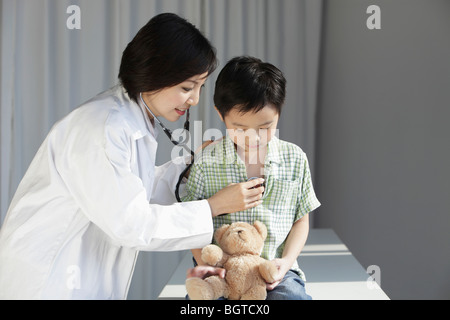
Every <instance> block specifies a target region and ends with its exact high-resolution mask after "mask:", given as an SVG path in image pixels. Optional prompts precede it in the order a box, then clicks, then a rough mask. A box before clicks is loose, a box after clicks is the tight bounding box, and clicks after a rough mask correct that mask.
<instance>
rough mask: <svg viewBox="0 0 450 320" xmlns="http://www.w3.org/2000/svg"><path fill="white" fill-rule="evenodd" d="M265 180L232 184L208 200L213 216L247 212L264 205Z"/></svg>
mask: <svg viewBox="0 0 450 320" xmlns="http://www.w3.org/2000/svg"><path fill="white" fill-rule="evenodd" d="M263 183H264V179H263V178H259V179H254V180H251V181H247V182H241V183H232V184H230V185H229V186H227V187H225V188H223V189H222V190H220V191H219V192H217V193H216V194H215V195H213V196H212V197H211V198H209V199H208V202H209V205H210V207H211V212H212V216H213V217H215V216H218V215H221V214H226V213H234V212H237V211H243V210H247V209H250V208H253V207H256V206H258V205H260V204H261V203H262V200H261V198H262V195H263V192H264V186H260V187H257V188H255V187H256V186H258V185H262V184H263Z"/></svg>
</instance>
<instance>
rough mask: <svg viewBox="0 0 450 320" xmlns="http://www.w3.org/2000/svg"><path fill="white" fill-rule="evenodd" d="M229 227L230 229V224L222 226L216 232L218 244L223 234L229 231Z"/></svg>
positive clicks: (215, 236)
mask: <svg viewBox="0 0 450 320" xmlns="http://www.w3.org/2000/svg"><path fill="white" fill-rule="evenodd" d="M229 227H230V225H229V224H224V225H223V226H221V227H220V228H219V229H217V230H216V232H215V233H214V238H215V239H216V241H217V242H220V240H221V239H222V236H223V234H224V233H225V231H227V230H228V228H229Z"/></svg>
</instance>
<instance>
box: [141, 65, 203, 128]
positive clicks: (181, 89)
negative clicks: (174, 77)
mask: <svg viewBox="0 0 450 320" xmlns="http://www.w3.org/2000/svg"><path fill="white" fill-rule="evenodd" d="M207 77H208V72H205V73H203V74H200V75H196V76H193V77H192V78H189V79H187V80H186V81H184V82H182V83H180V84H178V85H176V86H173V87H169V88H164V89H162V90H159V91H156V92H144V93H142V98H143V99H144V101H145V103H146V104H147V106H148V107H149V108H150V110H152V112H153V113H154V114H155V116H156V117H163V118H164V119H166V120H168V121H171V122H174V121H177V120H178V119H180V117H182V116H183V115H184V114H185V113H186V111H187V110H188V109H189V108H190V107H191V106H195V105H197V104H198V101H199V99H200V93H201V90H202V86H203V85H204V83H205V81H206V78H207ZM148 116H149V117H150V119H152V118H153V117H152V115H151V114H149V115H148Z"/></svg>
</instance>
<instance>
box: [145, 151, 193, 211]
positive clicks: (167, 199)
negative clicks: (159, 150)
mask: <svg viewBox="0 0 450 320" xmlns="http://www.w3.org/2000/svg"><path fill="white" fill-rule="evenodd" d="M190 159H191V156H190V155H189V156H186V157H177V158H175V159H174V160H172V161H168V162H166V163H165V164H163V165H161V166H158V167H155V179H154V183H153V191H152V196H151V199H150V202H151V203H157V204H162V205H167V204H172V203H175V202H177V199H176V197H175V188H176V185H177V183H178V180H179V177H180V174H181V173H182V172H183V170H184V169H186V166H187V165H186V163H187V162H188V161H190ZM184 180H186V179H184ZM185 186H186V183H185V182H182V183H181V184H180V190H179V192H180V195H181V194H183V193H184V191H185Z"/></svg>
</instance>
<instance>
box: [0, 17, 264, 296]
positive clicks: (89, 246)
mask: <svg viewBox="0 0 450 320" xmlns="http://www.w3.org/2000/svg"><path fill="white" fill-rule="evenodd" d="M215 67H216V57H215V52H214V49H213V48H212V46H211V45H210V43H209V42H208V40H207V39H206V38H205V37H204V36H203V35H202V34H201V33H200V32H199V31H198V30H197V29H196V28H195V27H194V26H193V25H191V24H190V23H189V22H187V21H186V20H184V19H182V18H180V17H178V16H176V15H174V14H161V15H158V16H156V17H154V18H153V19H152V20H150V21H149V23H148V24H147V25H145V26H144V27H143V28H142V29H141V30H140V31H139V32H138V34H137V35H136V36H135V38H134V39H133V40H132V41H131V42H130V43H129V45H128V46H127V48H126V49H125V51H124V53H123V57H122V62H121V67H120V73H119V79H120V84H119V85H117V86H115V87H113V88H112V89H110V90H108V91H106V92H104V93H101V94H99V95H98V96H96V97H94V98H93V99H91V100H90V101H88V102H86V103H85V104H83V105H82V106H81V107H79V108H77V109H76V110H74V111H73V112H72V113H70V114H69V115H68V116H66V117H65V118H64V119H62V120H61V121H59V122H58V123H57V124H55V125H54V127H53V128H52V129H51V131H50V133H49V134H48V136H47V138H46V139H45V141H44V142H43V144H42V145H41V147H40V149H39V150H38V152H37V154H36V156H35V158H34V159H33V161H32V163H31V165H30V167H29V169H28V171H27V172H26V174H25V176H24V178H23V180H22V181H21V183H20V185H19V187H18V189H17V191H16V194H15V196H14V198H13V200H12V202H11V204H10V207H9V210H8V213H7V216H6V219H5V221H4V224H3V226H2V229H1V230H0V299H125V298H126V296H127V292H128V288H129V285H130V282H131V277H132V275H133V270H134V265H135V262H136V258H137V254H138V252H139V251H140V250H146V251H171V250H185V249H192V248H198V247H202V246H205V245H207V244H208V243H209V242H210V241H211V238H212V232H213V227H212V216H216V215H218V214H224V213H230V212H235V211H239V210H243V209H246V208H250V207H254V206H256V205H258V204H259V203H260V201H259V199H260V198H261V193H262V188H258V189H252V187H253V186H254V185H257V184H259V183H261V181H254V182H249V183H242V184H237V185H232V186H229V187H227V188H225V189H223V190H221V191H219V193H217V194H216V195H214V196H213V197H211V198H210V199H205V200H201V201H194V202H188V203H176V200H175V197H174V189H175V185H176V183H177V181H178V177H179V175H180V173H181V172H182V171H183V170H184V169H185V167H186V161H185V160H186V159H184V158H177V159H174V160H173V161H170V162H168V163H166V164H164V165H162V166H160V167H156V166H155V156H156V152H157V142H156V134H157V129H156V128H155V124H154V119H153V116H152V115H151V113H150V112H148V110H147V109H146V108H145V105H144V104H146V105H147V106H148V108H149V109H150V110H151V111H152V112H153V114H154V115H155V116H156V117H163V118H165V119H166V120H169V121H176V120H178V119H179V118H180V117H181V116H183V114H184V113H185V112H186V110H187V109H188V108H190V107H191V106H193V105H196V104H197V103H198V99H199V95H200V90H201V87H202V85H203V84H204V82H205V80H206V78H207V76H208V75H209V74H210V73H211V72H212V71H213V70H214V69H215ZM141 93H142V99H143V100H142V101H141V100H140V94H141ZM168 143H170V142H169V140H168ZM206 271H208V270H206V269H205V270H201V269H199V270H197V272H191V275H194V276H195V275H199V274H202V272H206Z"/></svg>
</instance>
